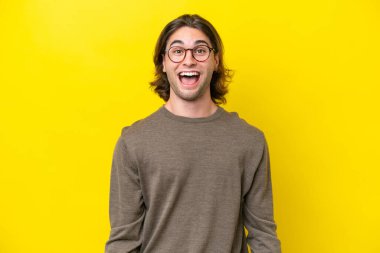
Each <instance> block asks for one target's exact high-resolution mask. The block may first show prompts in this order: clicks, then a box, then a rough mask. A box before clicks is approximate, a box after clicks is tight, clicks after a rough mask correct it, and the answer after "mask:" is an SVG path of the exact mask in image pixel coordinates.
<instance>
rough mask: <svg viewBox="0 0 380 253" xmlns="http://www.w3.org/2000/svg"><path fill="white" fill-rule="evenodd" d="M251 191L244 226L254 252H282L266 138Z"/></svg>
mask: <svg viewBox="0 0 380 253" xmlns="http://www.w3.org/2000/svg"><path fill="white" fill-rule="evenodd" d="M254 173H255V174H254V175H253V180H252V183H251V186H250V189H249V191H248V192H247V194H246V195H245V196H244V207H243V217H244V226H245V227H246V228H247V230H248V236H247V242H248V245H249V246H250V247H251V249H252V252H253V253H280V252H281V247H280V241H279V240H278V238H277V234H276V224H275V222H274V219H273V200H272V183H271V175H270V164H269V153H268V147H267V143H266V141H265V139H264V147H263V150H262V156H261V160H260V162H259V163H258V166H257V167H256V170H255V172H254Z"/></svg>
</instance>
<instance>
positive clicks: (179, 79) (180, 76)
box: [162, 26, 219, 101]
mask: <svg viewBox="0 0 380 253" xmlns="http://www.w3.org/2000/svg"><path fill="white" fill-rule="evenodd" d="M199 45H206V46H208V47H212V45H211V42H210V40H209V38H208V37H207V36H206V35H205V34H204V33H203V32H202V31H200V30H198V29H194V28H191V27H187V26H185V27H181V28H179V29H178V30H177V31H175V32H174V33H173V34H172V35H171V36H170V37H169V39H168V41H167V44H166V51H167V50H168V49H169V48H170V47H173V46H179V47H183V48H185V49H188V48H194V47H196V46H199ZM162 63H163V71H164V72H166V74H167V77H168V80H169V83H170V98H172V96H176V97H177V98H179V99H182V100H186V101H194V100H197V99H200V98H201V97H203V96H211V95H210V82H211V78H212V74H213V72H214V71H216V70H217V68H218V64H219V57H218V55H215V54H214V52H211V53H210V57H209V58H208V59H207V60H206V61H204V62H198V61H197V60H195V59H194V58H193V56H192V54H191V50H188V51H186V57H185V59H183V61H181V62H179V63H174V62H172V61H171V60H170V59H169V57H168V53H166V54H165V57H164V58H163V62H162Z"/></svg>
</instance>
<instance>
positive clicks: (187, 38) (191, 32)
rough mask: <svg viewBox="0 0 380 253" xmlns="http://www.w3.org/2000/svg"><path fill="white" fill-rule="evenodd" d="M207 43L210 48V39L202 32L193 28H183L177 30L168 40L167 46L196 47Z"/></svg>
mask: <svg viewBox="0 0 380 253" xmlns="http://www.w3.org/2000/svg"><path fill="white" fill-rule="evenodd" d="M202 42H205V43H206V44H208V45H209V46H210V45H211V41H210V39H209V38H208V37H207V35H206V34H204V33H203V32H202V31H201V30H198V29H196V28H192V27H188V26H185V27H181V28H179V29H178V30H176V31H175V32H174V33H173V34H172V35H171V36H170V37H169V39H168V41H167V43H166V45H167V46H169V47H170V46H171V45H174V44H176V45H177V44H178V45H188V46H192V45H196V44H201V43H202Z"/></svg>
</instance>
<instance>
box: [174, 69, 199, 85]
mask: <svg viewBox="0 0 380 253" xmlns="http://www.w3.org/2000/svg"><path fill="white" fill-rule="evenodd" d="M199 76H200V73H199V72H197V71H183V72H180V73H179V74H178V77H179V80H180V81H181V83H182V84H183V85H189V86H191V85H194V84H196V83H197V82H198V80H199Z"/></svg>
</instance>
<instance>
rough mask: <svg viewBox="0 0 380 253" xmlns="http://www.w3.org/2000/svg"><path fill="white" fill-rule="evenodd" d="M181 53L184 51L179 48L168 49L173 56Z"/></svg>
mask: <svg viewBox="0 0 380 253" xmlns="http://www.w3.org/2000/svg"><path fill="white" fill-rule="evenodd" d="M183 52H184V49H183V48H180V47H173V48H172V49H170V53H171V54H173V55H181V54H183Z"/></svg>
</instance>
